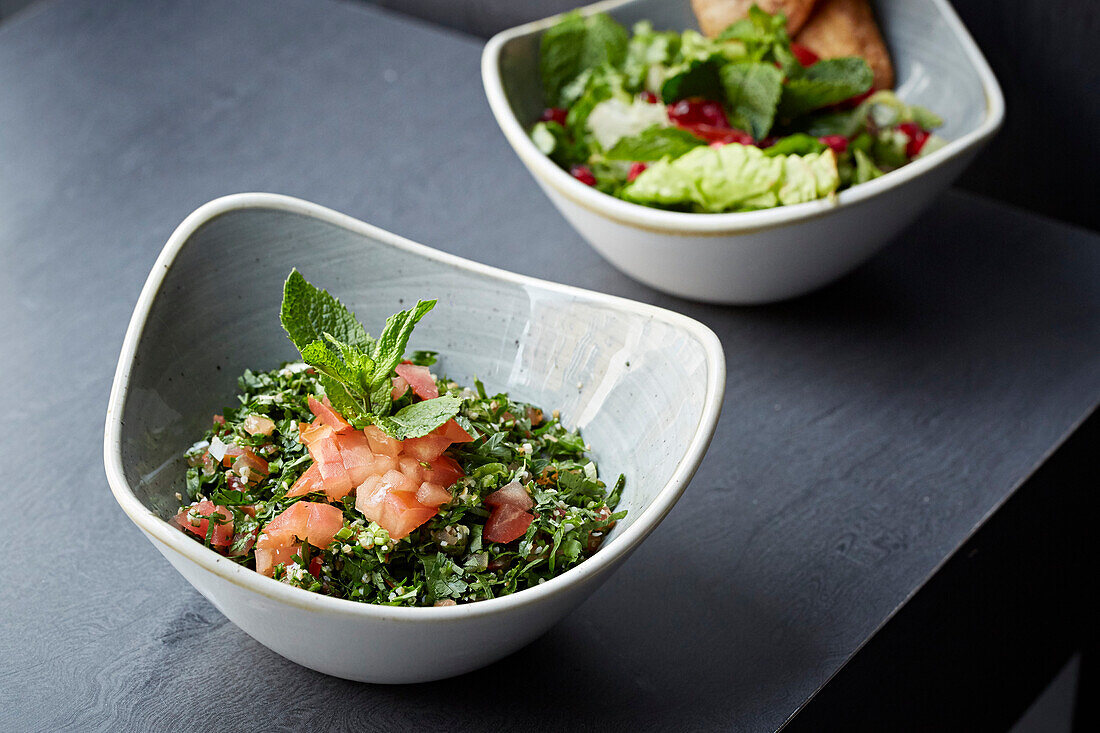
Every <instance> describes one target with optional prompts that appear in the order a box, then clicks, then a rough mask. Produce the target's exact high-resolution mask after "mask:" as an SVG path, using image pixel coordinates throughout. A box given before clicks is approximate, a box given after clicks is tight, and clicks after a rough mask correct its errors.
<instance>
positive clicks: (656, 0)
mask: <svg viewBox="0 0 1100 733" xmlns="http://www.w3.org/2000/svg"><path fill="white" fill-rule="evenodd" d="M876 9H877V11H878V15H879V19H880V21H881V23H882V27H883V32H884V33H885V35H886V40H887V43H888V44H889V46H890V50H891V53H892V55H893V60H894V64H895V68H896V72H897V79H898V87H897V93H898V94H899V96H901V98H902V99H904V100H905V101H907V102H909V103H910V104H918V105H922V106H925V107H928V108H929V109H931V110H933V111H934V112H936V113H937V114H939V115H941V116H942V117H943V118H944V120H945V122H946V123H945V125H944V127H943V128H942V130H940V131H938V132H939V133H940V134H941V135H942V136H944V137H946V138H947V139H948V140H950V142H949V143H948V144H947V145H946V146H945V147H943V148H941V149H940V150H937V151H935V152H934V153H932V154H930V155H928V156H927V157H924V158H921V159H919V160H917V161H915V162H913V163H910V164H909V165H907V166H905V167H904V168H901V169H899V170H897V171H894V172H891V173H888V174H886V175H884V176H882V177H881V178H878V179H875V180H874V181H870V182H869V183H864V184H862V185H859V186H855V187H853V188H851V189H849V190H847V191H843V192H841V193H840V194H839V196H837V197H836V200H835V201H814V202H810V203H806V204H798V205H795V206H784V207H780V208H776V209H768V210H765V211H753V212H744V213H731V214H691V213H683V212H675V211H664V210H661V209H654V208H650V207H646V206H639V205H637V204H632V203H628V202H626V201H622V200H620V199H617V198H614V197H612V196H608V195H606V194H603V193H600V192H599V191H596V190H595V189H592V188H590V187H588V186H586V185H584V184H583V183H581V182H580V181H577V180H576V179H574V178H573V177H572V176H570V175H569V174H568V173H567V172H566V171H564V170H562V169H561V168H559V167H558V166H557V165H555V164H554V163H553V161H551V160H550V159H549V158H547V157H546V156H545V155H543V154H542V153H541V152H539V150H538V149H537V148H536V147H535V146H534V144H533V143H532V142H531V140H530V138H529V137H528V136H527V129H528V128H529V127H530V126H531V125H532V124H533V123H534V122H535V120H537V119H538V116H539V114H540V113H541V112H542V109H543V106H544V103H543V99H542V91H541V89H542V84H541V80H540V77H539V71H538V46H539V38H540V37H541V35H542V33H543V31H544V30H546V28H548V27H550V26H551V25H553V24H554V23H555V22H556V21H557V16H555V17H552V18H547V19H545V20H540V21H536V22H534V23H528V24H526V25H522V26H519V27H517V28H513V29H511V30H507V31H504V32H502V33H500V34H498V35H497V36H495V37H493V38H492V39H491V40H490V41H489V43H488V44H487V45H486V47H485V51H484V54H483V55H482V67H481V72H482V80H483V82H484V84H485V92H486V95H487V96H488V98H489V105H490V107H491V108H492V110H493V114H494V115H495V117H496V119H497V122H498V123H499V124H500V127H501V130H503V132H504V135H505V137H506V138H507V139H508V142H509V143H510V144H511V145H512V147H513V148H514V149H515V151H516V153H517V154H518V155H519V157H520V159H521V160H522V161H523V163H524V164H525V165H526V166H527V169H528V170H529V171H530V172H531V174H532V175H533V176H534V177H535V180H536V181H537V182H538V184H539V186H540V187H542V189H543V190H544V191H545V192H546V194H547V195H548V196H549V197H550V200H551V201H553V202H554V205H555V206H557V208H558V210H559V211H561V213H562V215H563V216H565V218H566V219H567V220H569V222H570V223H571V224H572V225H573V226H574V227H575V228H576V229H577V231H578V232H580V234H581V235H582V236H583V237H584V238H585V239H587V240H588V242H589V243H590V244H591V245H592V246H593V247H594V248H595V249H596V250H597V251H598V252H599V253H600V254H601V255H603V256H604V257H605V258H606V259H607V260H608V261H609V262H611V263H612V264H613V265H615V266H616V267H617V268H619V269H620V270H622V271H623V272H625V273H626V274H627V275H630V276H631V277H633V278H635V279H637V280H640V281H641V282H643V283H646V284H647V285H650V286H652V287H654V288H657V289H659V290H663V291H666V292H669V293H673V294H674V295H680V296H683V297H686V298H692V299H696V300H704V301H710V302H717V303H740V304H751V303H766V302H770V301H776V300H782V299H785V298H790V297H794V296H797V295H801V294H803V293H806V292H809V291H810V290H813V289H815V288H818V287H820V286H822V285H825V284H827V283H829V282H832V281H833V280H835V279H836V278H838V277H840V276H841V275H843V274H845V273H847V272H849V271H850V270H852V269H853V268H855V267H856V266H857V265H859V264H860V263H862V262H863V261H864V260H866V259H867V258H868V257H870V256H871V255H872V254H873V253H875V252H876V251H878V249H880V248H881V247H882V246H883V245H884V244H886V243H887V242H888V241H889V240H890V239H891V238H892V237H893V236H894V235H895V234H897V233H898V232H899V231H900V230H901V229H902V228H903V227H905V226H906V225H907V224H909V223H910V222H911V221H912V220H913V218H914V217H916V216H917V214H919V213H920V211H921V210H922V209H924V208H925V207H926V206H927V205H928V204H929V203H930V202H931V201H932V199H933V198H934V197H935V196H936V194H938V193H939V192H941V191H943V190H944V189H946V188H947V187H948V186H949V185H950V184H951V182H952V181H953V180H954V179H955V177H956V176H958V175H959V173H961V172H962V170H963V169H964V168H965V167H966V165H967V164H968V163H969V162H970V160H971V159H972V158H973V157H974V155H975V154H976V153H977V152H978V151H979V150H980V149H981V148H982V146H983V145H984V144H985V143H986V142H987V141H988V140H989V139H990V138H991V137H992V136H993V134H994V133H995V132H996V131H997V129H998V128H999V127H1000V125H1001V121H1002V119H1003V117H1004V100H1003V97H1002V95H1001V90H1000V86H999V85H998V84H997V80H996V78H995V77H994V76H993V72H992V71H990V69H989V65H988V64H987V63H986V61H985V59H984V58H983V57H982V54H981V51H979V50H978V47H977V45H976V44H975V43H974V40H973V39H972V38H971V37H970V34H969V33H968V32H967V31H966V28H964V27H963V25H962V22H961V21H960V20H959V18H958V16H957V15H956V14H955V11H954V10H953V9H952V8H951V7H950V5H948V3H947V2H946V0H891V1H884V2H878V3H876ZM584 12H586V13H593V12H607V13H609V14H610V15H611V16H613V17H614V18H615V19H616V20H618V21H619V22H621V23H623V24H625V25H626V26H627V27H628V28H629V27H630V26H631V25H632V24H633V23H634V22H636V21H638V20H643V19H649V20H651V21H653V24H654V26H655V27H656V28H662V29H685V28H697V27H698V26H697V24H696V22H695V18H694V15H693V14H692V12H691V4H690V2H689V0H610V1H609V2H602V3H597V4H595V5H591V6H588V7H587V8H585V9H584Z"/></svg>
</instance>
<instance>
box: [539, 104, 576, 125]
mask: <svg viewBox="0 0 1100 733" xmlns="http://www.w3.org/2000/svg"><path fill="white" fill-rule="evenodd" d="M567 114H569V110H566V109H562V108H561V107H547V108H546V109H544V110H543V111H542V116H541V117H539V122H557V123H558V124H559V125H565V116H566V115H567Z"/></svg>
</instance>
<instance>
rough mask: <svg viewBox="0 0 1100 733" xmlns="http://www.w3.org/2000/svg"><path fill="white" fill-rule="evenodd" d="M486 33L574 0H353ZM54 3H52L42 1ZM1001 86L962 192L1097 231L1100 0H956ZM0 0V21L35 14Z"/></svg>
mask: <svg viewBox="0 0 1100 733" xmlns="http://www.w3.org/2000/svg"><path fill="white" fill-rule="evenodd" d="M347 1H348V2H371V3H373V4H375V5H379V6H382V7H385V8H389V9H391V10H394V11H395V12H402V13H406V14H408V15H413V16H416V17H419V18H423V19H425V20H428V21H431V22H433V23H437V24H440V25H444V26H447V27H450V28H455V29H458V30H461V31H464V32H467V33H471V34H473V35H477V36H481V37H484V38H488V37H489V36H491V35H493V34H494V33H496V32H497V31H499V30H503V29H504V28H508V27H511V26H513V25H517V24H519V23H523V22H526V21H529V20H535V19H538V18H542V17H545V16H547V15H551V14H553V13H556V12H561V11H563V10H568V9H570V8H573V7H577V6H578V5H582V4H586V3H584V2H578V0H347ZM38 2H49V0H38ZM952 4H953V5H954V7H955V9H956V10H957V11H958V13H959V15H960V16H961V17H962V19H963V22H964V23H965V24H966V27H967V28H969V29H970V32H971V34H973V36H974V38H975V39H976V40H977V41H978V45H980V46H981V48H982V51H983V52H984V53H985V55H986V58H987V59H988V60H989V63H990V65H991V66H992V67H993V71H994V73H995V74H996V75H997V79H998V81H1000V83H1001V87H1002V89H1003V90H1004V94H1005V100H1006V103H1007V115H1006V119H1005V124H1004V127H1003V128H1002V130H1001V132H1000V134H999V135H998V136H997V137H996V139H994V140H993V142H992V144H990V145H989V147H988V148H986V150H985V151H984V152H982V154H981V155H980V156H979V157H978V159H977V160H976V161H975V163H974V164H973V165H972V166H971V167H970V169H969V170H968V171H967V172H966V173H964V174H963V176H962V179H961V180H960V181H959V184H958V185H959V186H960V187H961V188H965V189H968V190H970V191H974V192H976V193H980V194H983V195H986V196H990V197H992V198H996V199H1000V200H1001V201H1005V202H1007V203H1010V204H1013V205H1015V206H1020V207H1023V208H1026V209H1029V210H1031V211H1034V212H1038V213H1040V214H1045V215H1047V216H1051V217H1054V218H1057V219H1061V220H1063V221H1066V222H1070V223H1073V224H1078V225H1081V226H1084V227H1088V228H1090V229H1094V230H1100V206H1098V205H1096V204H1095V203H1094V202H1093V199H1094V197H1095V195H1096V192H1097V191H1098V190H1100V93H1098V92H1100V56H1098V50H1097V48H1096V41H1097V39H1100V2H1097V0H1016V1H1014V2H1004V0H954V2H953V3H952ZM33 5H34V2H33V1H32V0H0V20H3V19H5V18H7V17H9V16H10V15H12V14H13V13H15V12H19V11H21V10H23V11H24V12H33V7H29V8H28V6H33Z"/></svg>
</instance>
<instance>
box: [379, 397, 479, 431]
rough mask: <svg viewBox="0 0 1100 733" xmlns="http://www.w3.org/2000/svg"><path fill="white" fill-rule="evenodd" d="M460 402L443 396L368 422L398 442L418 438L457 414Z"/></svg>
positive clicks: (415, 403) (460, 405)
mask: <svg viewBox="0 0 1100 733" xmlns="http://www.w3.org/2000/svg"><path fill="white" fill-rule="evenodd" d="M461 407H462V400H460V399H458V398H457V397H452V396H451V395H443V396H442V397H436V398H435V399H431V400H424V401H423V402H414V403H413V404H411V405H409V406H408V407H403V408H401V409H400V410H398V411H397V412H395V413H394V414H393V415H390V416H383V415H372V416H371V417H370V421H371V422H373V423H374V424H375V425H377V426H378V427H380V428H382V430H384V431H385V432H386V434H387V435H389V436H390V437H393V438H397V439H398V440H405V439H406V438H420V437H423V436H425V435H427V434H428V433H430V432H432V431H433V430H435V429H436V428H438V427H439V426H440V425H442V424H443V423H445V422H447V421H448V420H450V419H451V418H452V417H454V416H455V415H457V414H458V410H459V408H461Z"/></svg>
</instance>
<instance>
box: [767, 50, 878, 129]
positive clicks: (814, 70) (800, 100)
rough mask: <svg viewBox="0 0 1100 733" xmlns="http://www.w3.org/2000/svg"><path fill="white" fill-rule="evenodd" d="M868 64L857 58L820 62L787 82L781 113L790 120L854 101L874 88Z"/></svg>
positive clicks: (781, 100)
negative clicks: (837, 104)
mask: <svg viewBox="0 0 1100 733" xmlns="http://www.w3.org/2000/svg"><path fill="white" fill-rule="evenodd" d="M872 81H873V75H872V73H871V67H870V66H868V65H867V62H866V61H864V60H863V59H861V58H857V57H855V56H849V57H845V58H837V59H825V60H823V61H818V62H817V63H816V64H814V65H813V66H811V67H809V68H808V69H806V70H805V72H804V73H803V74H802V75H801V76H798V77H793V78H791V79H788V80H787V83H786V84H785V85H784V86H783V97H782V98H781V99H780V100H779V114H780V115H781V116H782V117H785V118H787V119H792V118H794V117H798V116H799V115H803V114H806V113H807V112H811V111H813V110H815V109H820V108H822V107H828V106H829V105H831V104H836V103H838V102H843V101H844V100H846V99H851V98H852V97H854V96H856V95H857V94H863V93H864V92H866V91H867V90H868V89H870V88H871V82H872Z"/></svg>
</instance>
